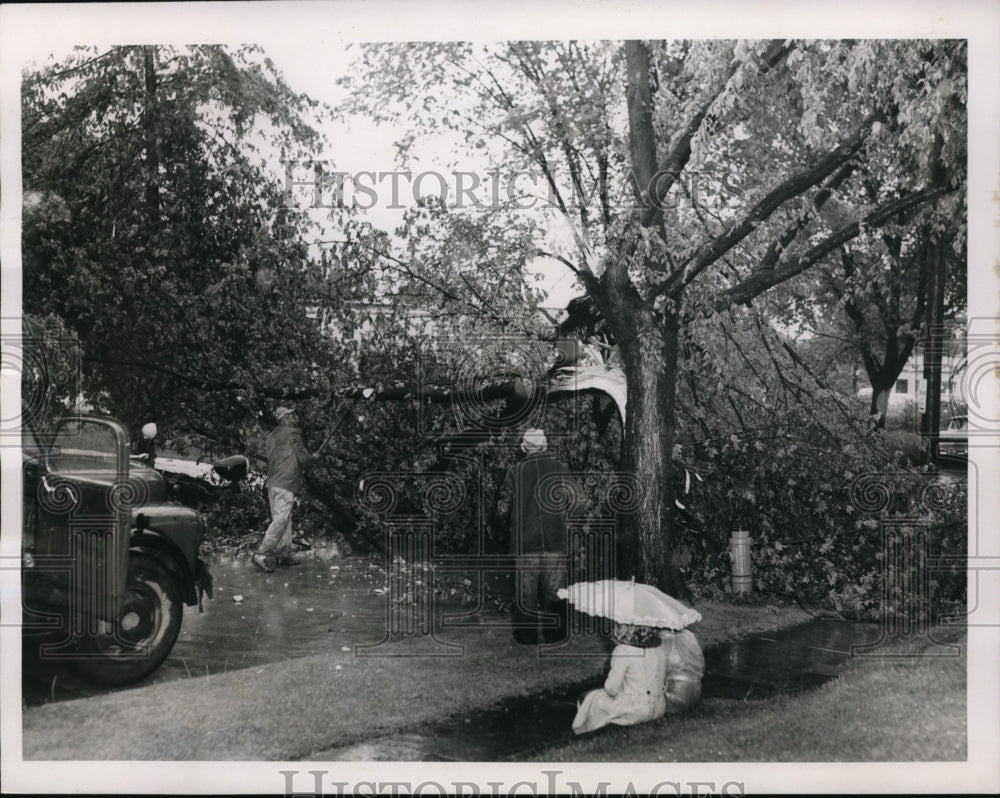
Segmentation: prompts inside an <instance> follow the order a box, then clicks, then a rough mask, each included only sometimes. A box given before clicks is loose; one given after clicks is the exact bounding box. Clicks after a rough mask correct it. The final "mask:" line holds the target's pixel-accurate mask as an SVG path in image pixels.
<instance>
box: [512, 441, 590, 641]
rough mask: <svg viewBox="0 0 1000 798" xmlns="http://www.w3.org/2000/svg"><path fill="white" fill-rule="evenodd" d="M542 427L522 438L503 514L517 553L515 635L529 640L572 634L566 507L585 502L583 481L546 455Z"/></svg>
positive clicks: (550, 639)
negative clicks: (564, 591)
mask: <svg viewBox="0 0 1000 798" xmlns="http://www.w3.org/2000/svg"><path fill="white" fill-rule="evenodd" d="M547 449H548V442H547V441H546V439H545V433H544V432H543V431H542V430H540V429H529V430H526V431H525V433H524V436H523V437H522V439H521V450H522V451H523V452H524V454H525V457H524V459H523V460H521V461H520V462H519V463H516V464H515V465H513V466H512V467H511V468H510V470H509V471H508V472H507V476H506V478H505V479H504V483H503V487H502V488H501V489H500V498H499V501H498V502H497V514H498V517H499V518H500V519H501V521H503V520H506V519H507V517H508V514H509V516H510V518H509V523H510V531H511V553H512V554H514V555H515V557H516V566H515V568H516V573H515V580H514V583H515V584H514V589H515V594H514V606H513V608H512V610H511V614H512V620H513V624H514V639H515V640H516V641H517V642H518V643H524V644H525V645H536V644H538V643H539V642H541V639H542V638H544V640H545V641H546V642H550V643H553V642H558V641H560V640H562V639H563V638H565V636H566V608H565V602H562V601H561V600H560V599H559V597H558V595H557V591H558V590H559V588H561V587H566V583H567V581H568V576H569V560H568V558H567V555H566V549H567V545H566V538H567V530H566V512H567V511H568V510H570V509H571V508H573V507H575V506H576V505H577V504H578V503H580V502H581V501H582V498H583V492H582V489H581V488H580V486H579V483H577V481H576V480H575V479H573V478H572V477H571V476H570V475H569V470H568V469H567V468H566V466H565V465H563V463H561V462H560V461H559V460H557V459H556V458H554V457H552V456H551V455H549V454H546V450H547Z"/></svg>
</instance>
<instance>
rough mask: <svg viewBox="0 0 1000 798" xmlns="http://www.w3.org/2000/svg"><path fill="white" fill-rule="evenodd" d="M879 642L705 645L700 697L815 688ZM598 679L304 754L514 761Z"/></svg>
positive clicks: (836, 624)
mask: <svg viewBox="0 0 1000 798" xmlns="http://www.w3.org/2000/svg"><path fill="white" fill-rule="evenodd" d="M880 639H881V629H880V627H879V626H877V625H875V624H861V623H850V622H846V621H833V620H816V621H810V622H808V623H805V624H800V625H798V626H794V627H791V628H788V629H784V630H780V631H776V632H770V633H768V634H766V635H758V636H753V637H749V638H746V639H743V640H737V641H734V642H731V643H722V644H719V645H716V646H711V647H709V648H707V649H706V650H705V678H704V680H703V682H702V698H703V699H709V698H724V699H735V700H752V699H765V698H768V697H773V696H774V695H776V694H779V693H794V692H799V691H802V690H807V689H810V688H813V687H817V686H819V685H820V684H823V683H824V682H825V681H827V680H829V679H831V678H833V677H834V676H836V675H837V674H838V673H840V672H841V671H842V670H843V669H844V667H846V665H847V663H848V662H849V661H850V658H851V651H852V647H859V646H861V647H869V646H872V645H875V644H877V643H878V642H879V640H880ZM857 650H858V649H857V648H855V651H857ZM601 684H602V680H601V679H594V680H589V681H586V682H581V683H579V684H575V685H570V686H567V687H564V688H560V689H558V690H551V691H546V692H543V693H537V694H534V695H529V696H519V697H515V698H511V699H507V700H505V701H503V702H500V703H499V704H497V705H496V706H494V707H491V708H489V709H485V710H479V711H476V712H471V713H468V714H466V715H463V716H461V717H459V718H453V719H449V720H446V721H443V722H438V723H432V724H427V725H425V726H421V727H419V728H416V729H410V730H407V731H406V732H402V733H399V734H394V735H386V736H381V737H374V738H368V739H364V740H360V741H357V742H354V743H351V744H347V745H342V746H337V747H334V748H329V749H326V750H323V751H318V752H316V753H315V754H313V755H311V756H309V757H307V758H306V759H307V760H308V761H393V762H406V761H410V762H416V761H464V762H489V761H502V760H510V759H516V758H518V757H519V756H523V755H525V754H527V753H533V752H537V751H541V750H543V749H545V748H547V747H549V746H553V745H557V744H559V743H561V742H564V741H566V740H569V739H572V738H573V737H574V735H573V733H572V731H571V724H572V721H573V716H574V715H575V714H576V702H577V699H579V698H580V696H581V695H583V694H584V693H585V692H586V691H587V690H590V689H593V688H595V687H600V686H601ZM695 711H696V712H697V710H695ZM680 722H683V721H680ZM597 733H598V734H602V733H612V734H613V733H615V729H614V727H608V728H606V729H603V730H601V731H599V732H597Z"/></svg>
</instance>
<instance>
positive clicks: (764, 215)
mask: <svg viewBox="0 0 1000 798" xmlns="http://www.w3.org/2000/svg"><path fill="white" fill-rule="evenodd" d="M877 118H878V117H877V115H875V114H873V115H872V116H870V117H869V118H868V119H866V120H865V121H864V122H863V123H862V124H861V125H860V126H859V127H858V129H857V130H856V131H855V132H854V135H852V136H851V138H849V139H848V140H847V141H845V142H843V143H842V144H840V145H839V146H837V147H835V148H834V149H833V150H831V151H830V152H828V153H827V154H826V155H825V156H824V157H823V158H821V159H820V160H819V161H818V162H817V163H816V164H814V165H813V166H811V167H810V168H808V169H806V170H804V171H802V172H799V173H798V174H797V175H793V176H792V177H790V178H788V179H787V180H785V181H784V182H783V183H781V185H779V186H777V187H776V188H774V189H772V190H771V191H770V192H769V193H768V194H767V195H766V196H765V197H763V198H762V199H761V200H760V201H759V202H758V203H757V204H756V205H754V206H753V207H752V208H751V209H750V211H749V212H748V213H747V214H746V215H745V216H744V217H743V219H741V220H740V221H739V222H737V223H736V224H735V225H734V226H733V227H732V228H731V229H729V230H728V231H726V232H725V233H723V234H722V235H720V236H717V237H715V238H714V239H712V240H711V241H708V242H706V243H705V244H703V245H702V246H701V247H699V248H698V249H696V250H695V251H694V252H693V253H692V254H691V255H689V256H688V257H686V258H685V259H684V260H683V261H681V265H680V268H679V269H678V270H677V271H675V272H674V273H673V274H672V275H671V276H670V279H668V280H667V281H666V282H665V283H664V288H663V290H662V292H663V293H668V294H669V295H671V296H677V295H678V294H679V293H680V292H681V291H683V290H684V288H685V287H686V286H688V285H690V283H691V282H692V281H693V280H694V279H695V278H696V277H697V276H698V275H699V274H700V273H701V272H702V271H704V270H705V269H706V268H707V267H708V266H711V265H712V264H713V263H715V261H717V260H718V259H719V258H720V257H722V256H723V255H724V254H725V253H727V252H728V251H729V250H730V249H732V248H733V247H734V246H736V245H737V244H738V243H739V242H741V241H742V240H743V239H745V238H746V237H747V236H749V235H750V234H751V233H752V232H753V231H754V228H756V227H757V225H759V224H760V223H761V222H764V221H766V220H767V219H768V218H770V216H771V214H772V213H774V212H775V211H776V210H777V209H778V208H780V207H781V206H782V205H784V204H785V203H786V202H788V200H790V199H794V198H795V197H797V196H799V195H800V194H803V193H805V192H806V191H808V190H809V189H810V188H812V187H813V186H815V185H816V184H817V183H819V182H821V181H823V180H825V179H826V178H827V177H829V176H830V175H831V174H833V172H834V171H835V170H836V169H837V168H839V167H840V166H842V165H843V164H844V163H846V162H847V161H848V160H849V159H850V158H852V157H853V156H854V155H855V154H856V153H857V152H858V150H860V149H861V146H862V145H863V144H864V141H865V139H866V138H867V136H868V133H869V131H870V130H871V125H872V122H874V121H875V120H876V119H877ZM824 201H825V198H824ZM855 235H856V233H855ZM852 237H853V236H852ZM751 279H752V277H751Z"/></svg>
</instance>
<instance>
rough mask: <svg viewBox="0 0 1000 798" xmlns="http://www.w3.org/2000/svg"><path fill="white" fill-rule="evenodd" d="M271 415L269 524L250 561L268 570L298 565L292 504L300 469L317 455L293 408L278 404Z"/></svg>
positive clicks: (268, 455) (268, 478) (268, 463)
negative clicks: (306, 440) (304, 438)
mask: <svg viewBox="0 0 1000 798" xmlns="http://www.w3.org/2000/svg"><path fill="white" fill-rule="evenodd" d="M274 417H275V419H276V420H277V422H278V425H277V426H276V427H275V428H274V429H273V430H271V432H270V433H268V436H267V483H266V487H267V500H268V503H269V504H270V506H271V525H270V526H268V528H267V531H266V532H265V533H264V539H263V540H262V541H261V544H260V546H259V547H258V549H257V552H256V553H255V554H254V555H253V557H252V559H251V561H252V562H253V564H254V566H256V567H257V568H259V569H260V570H261V571H266V572H268V573H270V572H271V571H273V570H274V566H275V565H298V564H299V561H298V560H296V559H295V558H294V557H293V556H292V507H293V506H294V504H295V496H296V494H298V493H300V492H301V491H302V469H303V467H304V466H306V465H307V464H309V463H311V462H312V461H313V460H315V459H316V455H315V454H309V452H308V451H307V450H306V447H305V444H303V442H302V430H300V429H299V428H298V415H297V414H296V412H295V409H294V408H291V407H279V408H278V409H277V410H276V411H275V413H274Z"/></svg>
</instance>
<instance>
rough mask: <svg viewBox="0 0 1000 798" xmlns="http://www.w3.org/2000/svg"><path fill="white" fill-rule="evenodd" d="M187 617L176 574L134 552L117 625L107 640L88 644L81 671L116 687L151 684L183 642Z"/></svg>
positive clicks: (96, 639)
mask: <svg viewBox="0 0 1000 798" xmlns="http://www.w3.org/2000/svg"><path fill="white" fill-rule="evenodd" d="M183 612H184V604H183V601H182V599H181V588H180V585H179V584H178V582H177V578H176V577H175V576H174V575H173V574H172V573H171V572H170V570H169V569H168V568H167V567H166V566H165V565H164V564H163V563H162V562H160V561H159V560H157V559H156V558H154V557H152V556H150V555H149V554H141V553H138V552H134V551H133V552H130V553H129V558H128V576H127V578H126V584H125V595H124V597H123V601H122V607H121V612H120V613H119V616H118V619H117V623H116V624H115V627H114V628H113V629H111V628H109V629H108V630H107V633H106V634H99V635H94V636H88V637H86V638H84V640H83V642H82V643H81V645H80V649H81V654H82V655H83V656H82V658H81V659H79V660H76V662H75V663H74V665H75V668H76V670H77V671H78V672H79V673H80V674H81V675H82V676H83V677H84V678H86V679H88V680H90V681H92V682H97V683H98V684H103V685H107V686H110V687H118V686H120V685H126V684H131V683H132V682H137V681H139V680H140V679H145V678H146V677H147V676H149V674H151V673H152V672H153V671H155V670H156V669H157V668H158V667H160V664H161V663H162V662H163V660H165V659H166V658H167V655H168V654H169V653H170V651H171V649H173V647H174V643H175V642H177V635H178V634H179V633H180V629H181V618H182V616H183Z"/></svg>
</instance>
